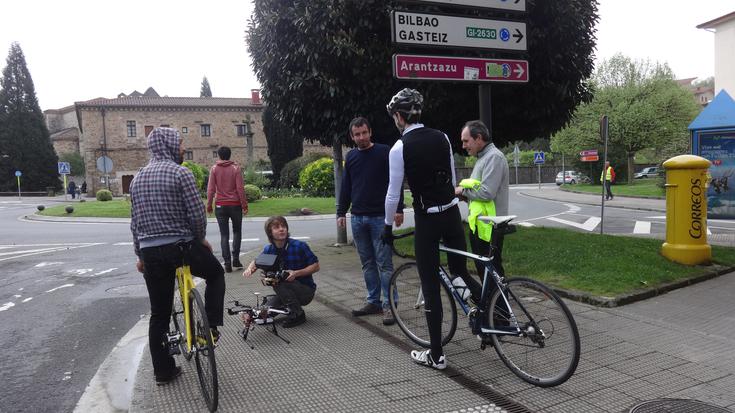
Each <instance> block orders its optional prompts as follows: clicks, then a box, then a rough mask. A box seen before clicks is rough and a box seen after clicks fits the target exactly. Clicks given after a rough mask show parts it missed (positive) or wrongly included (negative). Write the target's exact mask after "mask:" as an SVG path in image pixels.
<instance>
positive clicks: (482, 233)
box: [459, 179, 496, 242]
mask: <svg viewBox="0 0 735 413" xmlns="http://www.w3.org/2000/svg"><path fill="white" fill-rule="evenodd" d="M480 185H482V182H480V181H479V180H477V179H463V180H462V181H461V182H460V183H459V186H461V187H462V188H465V189H477V188H478V187H479V186H480ZM469 208H470V213H469V216H467V223H468V224H469V226H470V231H472V232H473V233H475V234H476V235H477V238H480V239H481V240H483V241H486V242H490V239H491V238H492V235H493V224H492V223H491V222H484V221H480V220H478V219H477V217H478V216H480V215H486V216H490V217H494V216H495V215H496V213H495V201H480V200H472V201H470V205H469Z"/></svg>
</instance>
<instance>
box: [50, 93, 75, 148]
mask: <svg viewBox="0 0 735 413" xmlns="http://www.w3.org/2000/svg"><path fill="white" fill-rule="evenodd" d="M43 114H44V116H45V117H46V126H47V127H48V131H49V133H50V134H51V143H52V144H53V145H54V150H55V151H56V154H57V155H60V154H62V153H69V152H79V122H78V121H77V113H76V110H75V108H74V105H71V106H67V107H64V108H61V109H49V110H46V111H44V112H43Z"/></svg>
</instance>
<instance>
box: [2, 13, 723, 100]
mask: <svg viewBox="0 0 735 413" xmlns="http://www.w3.org/2000/svg"><path fill="white" fill-rule="evenodd" d="M540 1H556V0H540ZM251 10H252V4H251V2H250V1H249V0H214V1H211V2H202V1H193V0H176V1H173V0H147V1H143V0H126V1H124V2H123V1H116V2H109V1H102V2H100V1H93V0H66V1H58V0H49V1H40V0H9V1H7V2H3V6H2V11H3V18H2V24H1V25H0V67H4V66H5V57H6V56H7V50H9V48H10V43H11V42H13V41H17V42H19V43H20V45H21V48H22V49H23V52H24V53H25V56H26V62H27V63H28V68H29V70H30V72H31V76H32V77H33V81H34V83H35V86H36V93H37V95H38V99H39V102H40V104H41V108H42V109H44V110H45V109H57V108H61V107H64V106H67V105H71V104H72V103H74V102H75V101H80V100H87V99H92V98H95V97H107V98H112V97H115V96H117V94H118V93H120V92H124V93H130V92H132V91H133V90H138V91H140V92H144V91H145V89H147V88H148V87H149V86H153V88H154V89H156V91H158V93H159V94H160V95H161V96H164V95H168V96H199V88H200V85H201V80H202V77H203V76H205V75H206V76H207V78H208V79H209V83H210V84H211V86H212V93H213V94H214V96H218V97H249V96H250V89H252V88H257V87H258V82H257V80H256V79H255V76H254V75H253V74H252V69H251V67H250V56H249V55H248V53H247V49H246V47H245V40H244V38H245V30H246V27H247V21H248V18H249V16H250V12H251ZM732 11H735V1H733V0H700V1H699V2H692V1H683V0H601V1H600V23H599V25H598V31H597V38H598V43H597V53H596V57H597V59H598V60H599V59H602V58H609V57H610V56H612V55H613V54H615V53H616V52H622V53H624V54H626V55H628V56H631V57H634V58H650V59H651V60H655V61H660V62H668V63H669V65H670V66H671V68H672V69H673V70H674V73H675V74H676V75H677V77H679V78H685V77H700V78H705V77H708V76H713V75H714V34H712V33H709V32H707V31H705V30H701V29H697V28H696V26H697V25H698V24H700V23H704V22H706V21H709V20H712V19H714V18H716V17H719V16H722V15H724V14H727V13H730V12H732Z"/></svg>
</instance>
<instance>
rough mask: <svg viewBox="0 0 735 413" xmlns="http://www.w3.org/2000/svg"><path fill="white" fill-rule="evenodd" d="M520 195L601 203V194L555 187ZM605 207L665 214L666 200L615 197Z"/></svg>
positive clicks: (590, 203)
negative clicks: (563, 189)
mask: <svg viewBox="0 0 735 413" xmlns="http://www.w3.org/2000/svg"><path fill="white" fill-rule="evenodd" d="M521 193H522V194H524V195H528V196H532V197H536V198H543V199H550V200H553V201H559V202H569V203H573V204H585V205H596V206H600V204H601V202H602V195H601V194H590V193H578V192H571V191H562V190H561V189H560V188H559V187H556V186H549V185H546V186H542V187H541V189H540V190H539V189H535V188H534V189H524V190H522V191H521ZM605 207H606V208H607V207H614V208H627V209H639V210H643V211H657V212H666V200H665V199H654V198H633V197H625V196H616V197H615V198H613V199H612V200H610V201H605Z"/></svg>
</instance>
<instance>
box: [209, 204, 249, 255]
mask: <svg viewBox="0 0 735 413" xmlns="http://www.w3.org/2000/svg"><path fill="white" fill-rule="evenodd" d="M214 216H215V217H217V224H218V225H219V234H220V248H221V249H222V258H223V259H224V260H225V263H227V264H230V263H232V257H235V258H236V259H239V258H240V242H241V241H242V207H240V206H239V205H218V206H217V207H216V208H215V209H214ZM230 220H232V255H230Z"/></svg>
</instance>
